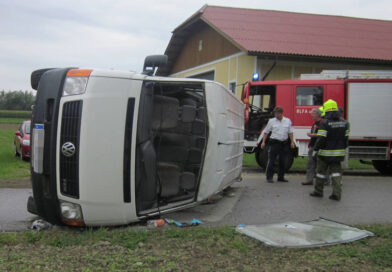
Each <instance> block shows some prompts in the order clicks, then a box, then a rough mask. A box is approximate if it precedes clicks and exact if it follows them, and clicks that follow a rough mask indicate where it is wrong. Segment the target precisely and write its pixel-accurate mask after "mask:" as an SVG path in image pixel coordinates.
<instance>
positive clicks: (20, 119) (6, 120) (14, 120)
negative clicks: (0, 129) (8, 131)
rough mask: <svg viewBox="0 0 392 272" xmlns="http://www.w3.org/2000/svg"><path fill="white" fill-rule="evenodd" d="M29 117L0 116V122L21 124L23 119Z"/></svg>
mask: <svg viewBox="0 0 392 272" xmlns="http://www.w3.org/2000/svg"><path fill="white" fill-rule="evenodd" d="M29 119H30V118H4V117H1V118H0V124H22V122H23V121H26V120H29Z"/></svg>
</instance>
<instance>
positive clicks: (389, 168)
mask: <svg viewBox="0 0 392 272" xmlns="http://www.w3.org/2000/svg"><path fill="white" fill-rule="evenodd" d="M373 166H374V168H375V169H376V170H377V171H378V172H380V173H381V175H386V176H390V175H392V159H390V160H389V161H373Z"/></svg>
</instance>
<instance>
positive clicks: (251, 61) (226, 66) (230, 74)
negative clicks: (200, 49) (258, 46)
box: [171, 54, 256, 97]
mask: <svg viewBox="0 0 392 272" xmlns="http://www.w3.org/2000/svg"><path fill="white" fill-rule="evenodd" d="M255 69H256V57H254V56H248V55H245V54H235V55H232V56H230V57H226V58H223V59H222V60H217V61H214V62H213V63H211V64H208V63H207V64H205V65H201V66H199V67H195V68H191V69H187V70H185V71H181V72H178V73H175V74H172V75H171V76H173V77H192V76H195V75H198V74H203V73H206V72H210V71H214V72H215V78H214V80H215V81H218V82H219V83H221V84H223V85H224V86H225V87H226V88H229V85H230V83H232V82H235V83H236V85H239V84H242V83H245V82H246V81H248V80H251V78H252V74H253V73H254V72H255ZM241 92H242V86H237V87H236V95H237V97H240V96H241Z"/></svg>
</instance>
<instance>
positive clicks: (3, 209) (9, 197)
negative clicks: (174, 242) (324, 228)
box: [0, 173, 392, 231]
mask: <svg viewBox="0 0 392 272" xmlns="http://www.w3.org/2000/svg"><path fill="white" fill-rule="evenodd" d="M304 177H305V176H304V175H303V174H291V175H287V178H288V179H289V180H290V182H289V183H277V182H275V183H272V184H270V183H267V182H265V177H264V175H263V174H262V173H244V174H243V178H244V180H243V181H242V182H240V183H235V184H234V185H233V190H232V191H230V192H228V193H227V194H226V195H225V196H224V197H221V198H217V199H216V202H215V203H214V204H208V205H200V206H197V207H194V208H191V209H187V210H184V211H181V212H176V213H172V214H170V215H166V216H165V217H167V218H173V219H176V220H180V221H188V220H191V219H192V218H197V219H200V220H202V221H204V222H205V223H206V224H208V225H238V224H247V225H249V224H269V223H277V222H285V221H306V220H312V219H316V218H318V217H324V218H328V219H331V220H336V221H339V222H342V223H346V224H364V223H392V197H391V196H392V178H391V177H381V176H363V175H362V176H345V177H344V178H343V195H342V201H340V202H336V201H332V200H329V199H328V196H329V194H330V191H331V187H330V186H328V187H326V188H325V197H324V198H322V199H319V198H312V197H310V196H309V192H311V190H312V187H311V186H302V185H300V183H301V182H302V181H303V180H304ZM30 193H31V189H4V188H3V189H0V231H13V230H25V229H27V227H28V226H29V225H30V224H31V220H33V219H34V218H35V217H34V216H33V215H31V214H29V213H28V212H27V211H26V200H27V197H28V195H29V194H30Z"/></svg>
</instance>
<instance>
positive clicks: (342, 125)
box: [314, 111, 350, 162]
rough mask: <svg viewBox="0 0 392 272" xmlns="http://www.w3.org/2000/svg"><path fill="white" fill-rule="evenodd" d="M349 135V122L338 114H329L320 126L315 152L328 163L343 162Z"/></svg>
mask: <svg viewBox="0 0 392 272" xmlns="http://www.w3.org/2000/svg"><path fill="white" fill-rule="evenodd" d="M349 133H350V130H349V124H348V122H347V121H346V120H344V119H343V118H341V117H340V114H339V113H338V112H336V111H334V112H329V113H327V114H326V116H325V119H324V120H323V121H322V122H321V124H320V127H319V130H318V132H317V141H316V144H315V145H314V150H315V151H318V156H320V157H322V158H323V159H324V160H325V161H326V162H337V161H343V160H344V156H345V154H346V151H345V149H346V147H347V144H348V136H349Z"/></svg>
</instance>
